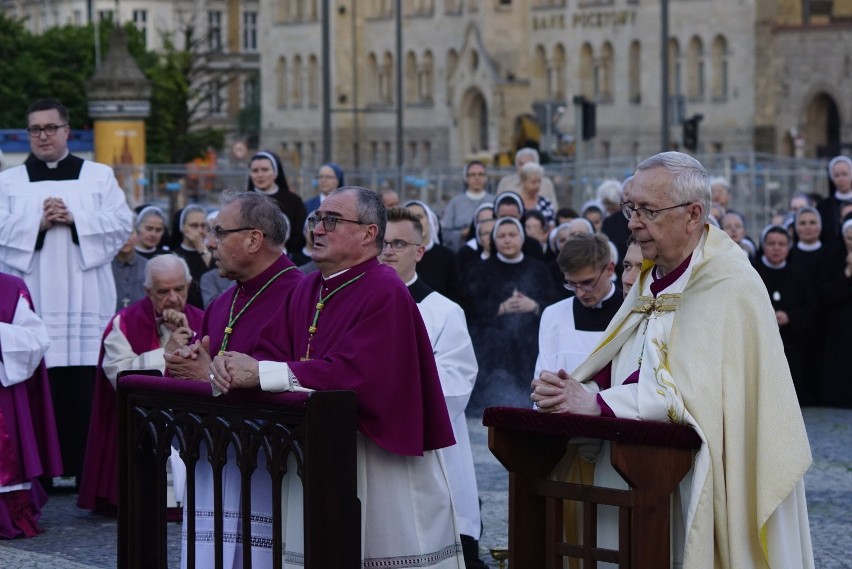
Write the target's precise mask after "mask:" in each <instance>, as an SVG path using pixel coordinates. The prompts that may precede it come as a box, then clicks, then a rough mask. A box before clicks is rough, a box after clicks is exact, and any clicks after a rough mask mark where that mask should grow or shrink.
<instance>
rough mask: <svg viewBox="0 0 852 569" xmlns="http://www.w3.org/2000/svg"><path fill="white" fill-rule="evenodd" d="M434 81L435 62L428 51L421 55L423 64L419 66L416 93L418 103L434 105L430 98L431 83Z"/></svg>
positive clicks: (432, 99)
mask: <svg viewBox="0 0 852 569" xmlns="http://www.w3.org/2000/svg"><path fill="white" fill-rule="evenodd" d="M434 80H435V61H434V58H433V57H432V52H431V51H429V50H428V49H427V50H426V53H424V54H423V63H422V64H421V66H420V77H419V81H418V85H417V88H418V91H419V96H420V101H421V102H422V103H424V104H426V105H431V104H433V103H434V98H433V97H432V83H433V82H434Z"/></svg>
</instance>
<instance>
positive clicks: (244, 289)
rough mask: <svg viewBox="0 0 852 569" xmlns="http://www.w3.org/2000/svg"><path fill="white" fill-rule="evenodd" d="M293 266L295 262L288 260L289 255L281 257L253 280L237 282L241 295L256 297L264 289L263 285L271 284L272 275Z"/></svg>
mask: <svg viewBox="0 0 852 569" xmlns="http://www.w3.org/2000/svg"><path fill="white" fill-rule="evenodd" d="M292 264H293V262H292V261H290V259H288V258H287V255H281V256H280V257H278V258H277V259H276V260H275V261H274V262H273V263H272V264H271V265H269V266H268V267H267V268H265V269H264V270H263V271H261V272H260V273H258V274H257V275H255V276H253V277H252V278H250V279H247V280H245V281H237V283H238V284H239V291H238V292H239V294H246V295H254V294H255V293H256V292H257V291H259V290H260V289H261V288H263V285H265V284H266V283H267V282H269V279H270V278H271V277H272V275H274V274H275V273H277V272H278V271H280V270H281V269H284V268H286V267H288V266H289V265H292Z"/></svg>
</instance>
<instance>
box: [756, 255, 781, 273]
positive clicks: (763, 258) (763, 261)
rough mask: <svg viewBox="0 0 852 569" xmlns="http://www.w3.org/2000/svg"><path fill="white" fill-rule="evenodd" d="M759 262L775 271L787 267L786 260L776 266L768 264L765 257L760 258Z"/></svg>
mask: <svg viewBox="0 0 852 569" xmlns="http://www.w3.org/2000/svg"><path fill="white" fill-rule="evenodd" d="M760 262H761V263H763V264H764V265H765V266H767V267H769V268H770V269H776V270H777V269H783V268H784V267H786V266H787V260H786V259H785V260H783V261H781V262H780V263H778V264H777V265H774V264H772V263H770V262H769V259H767V258H766V255H761V256H760Z"/></svg>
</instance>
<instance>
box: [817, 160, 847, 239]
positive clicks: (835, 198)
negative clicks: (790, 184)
mask: <svg viewBox="0 0 852 569" xmlns="http://www.w3.org/2000/svg"><path fill="white" fill-rule="evenodd" d="M828 178H829V181H830V182H831V183H830V184H829V191H830V192H831V193H830V194H829V195H828V197H826V198H823V200H822V201H821V202H819V204H818V205H817V209H818V210H819V213H820V216H821V217H822V233H820V237H819V238H820V241H822V242H823V243H824V244H826V245H827V244H829V243H834V242H838V241H840V238H841V235H840V226H841V224H842V223H843V219H841V216H840V210H841V209H842V208H843V206H844V205H845V204H847V203H850V202H852V158H849V157H848V156H843V155H840V156H835V157H834V158H832V159H831V161H830V162H829V163H828ZM832 188H833V190H832Z"/></svg>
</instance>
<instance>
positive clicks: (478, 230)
mask: <svg viewBox="0 0 852 569" xmlns="http://www.w3.org/2000/svg"><path fill="white" fill-rule="evenodd" d="M494 219H495V218H494V204H490V203H486V204H481V205H480V206H479V207H477V208H476V210H474V212H473V219H472V220H471V222H470V229H469V230H468V234H469V235H472V236H473V237H471V238H470V239H468V240H467V241H466V242H465V244H464V245H462V247H461V249H459V252H458V253H456V259H457V260H458V265H459V271H461V274H462V278H464V276H465V273H466V272H467V270H468V269H469V268H470V266H471V265H472V264H475V263H478V262H481V261H484V260H485V259H487V258H488V256H489V255H490V254H491V230H492V229H494Z"/></svg>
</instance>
